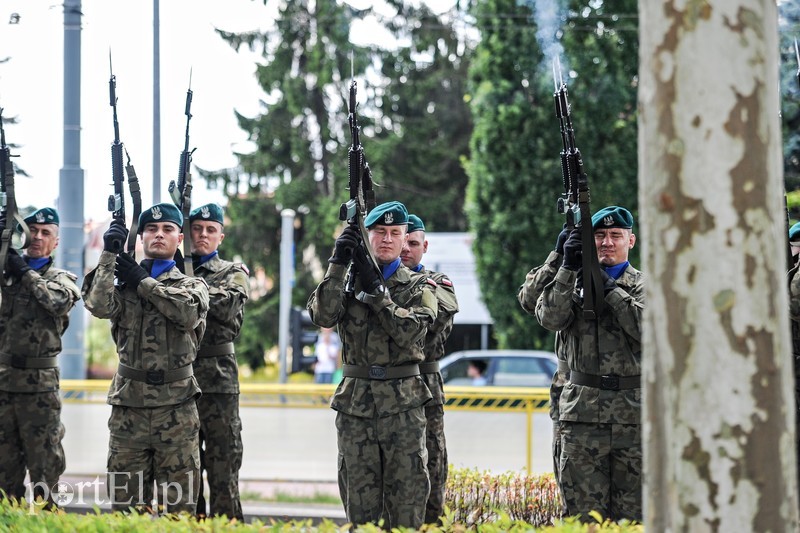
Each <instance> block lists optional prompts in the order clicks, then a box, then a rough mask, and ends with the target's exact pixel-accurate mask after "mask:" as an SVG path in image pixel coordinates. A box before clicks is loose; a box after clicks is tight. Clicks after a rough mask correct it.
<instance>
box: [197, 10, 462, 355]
mask: <svg viewBox="0 0 800 533" xmlns="http://www.w3.org/2000/svg"><path fill="white" fill-rule="evenodd" d="M406 4H407V3H406V2H391V5H392V6H393V7H394V9H395V10H396V13H395V16H391V17H386V18H384V19H383V23H384V24H386V26H387V28H388V29H389V30H390V31H391V32H392V33H393V34H394V35H395V36H396V37H397V39H398V40H399V41H398V43H399V44H397V45H393V46H391V47H389V48H387V49H386V50H383V49H381V48H379V47H367V46H362V47H359V46H355V45H353V44H351V41H350V31H351V23H352V22H353V21H354V20H355V19H358V18H363V17H365V16H366V15H367V14H369V13H371V11H358V10H355V9H353V8H351V7H349V6H348V5H347V4H346V3H343V2H307V1H299V2H286V3H283V4H282V5H281V7H280V10H279V17H278V19H277V21H276V24H275V28H274V29H273V30H271V31H267V32H250V33H230V32H226V31H222V30H219V34H220V36H221V37H222V38H223V39H225V40H226V41H227V42H228V43H229V44H230V45H231V46H232V47H234V48H236V49H239V48H240V47H243V46H246V47H249V48H250V49H252V50H260V51H261V52H262V56H263V63H262V64H260V65H259V66H258V68H257V77H258V80H259V83H260V85H261V86H262V87H263V88H264V90H265V92H266V93H267V98H266V99H265V102H264V103H263V111H262V112H261V113H260V114H259V115H258V116H255V117H245V116H242V115H237V118H238V120H239V124H240V127H241V128H242V129H243V130H245V131H247V132H249V140H250V141H251V142H252V143H253V144H254V145H255V150H254V151H252V152H248V153H239V154H237V157H238V159H239V167H237V168H236V169H228V170H223V171H204V170H201V171H200V174H201V176H202V177H204V178H206V179H207V180H208V181H209V182H210V183H211V184H212V185H215V186H217V187H220V188H222V189H223V190H224V191H225V192H226V196H227V197H228V206H227V214H228V216H229V218H230V220H231V222H230V223H229V224H228V226H227V227H226V228H225V232H226V239H225V243H224V245H225V246H224V250H223V253H224V251H225V250H231V251H232V252H233V253H235V254H237V255H239V256H241V258H242V259H243V260H244V261H245V262H246V263H247V265H248V266H249V267H250V268H251V270H253V271H254V273H259V276H260V277H256V279H265V280H266V284H262V285H263V286H261V285H259V286H258V287H256V288H255V293H256V294H255V297H254V298H252V299H251V300H250V301H249V302H248V306H247V309H246V311H245V324H244V326H243V330H242V334H241V337H240V339H239V341H238V343H237V348H238V351H239V353H240V355H241V356H242V358H243V359H246V360H247V361H248V362H249V363H250V364H251V365H253V366H258V365H260V364H261V363H262V361H263V352H264V350H265V349H268V348H270V347H271V346H273V345H274V344H276V342H277V324H278V320H277V309H278V306H277V298H278V288H279V279H278V274H279V257H278V251H279V245H280V233H279V232H280V210H281V209H285V208H291V209H294V210H296V211H297V212H298V214H299V215H300V214H302V215H301V217H300V218H299V219H298V221H297V225H298V226H299V227H298V230H299V231H297V233H296V237H295V241H296V248H295V249H296V254H295V265H296V267H297V272H296V280H295V284H294V291H293V298H292V299H293V302H292V303H293V304H294V305H300V306H304V305H305V302H306V299H307V297H308V294H309V293H310V292H311V290H313V288H314V286H315V285H316V283H318V282H319V279H320V277H321V275H322V273H323V272H324V269H325V268H326V267H327V258H328V256H329V255H330V251H331V248H332V245H333V240H334V238H335V236H336V235H337V234H338V230H339V228H340V225H341V222H340V221H339V220H338V216H337V215H338V212H339V205H340V204H341V202H343V201H345V200H346V199H347V197H348V193H347V190H346V188H347V177H348V166H347V151H348V148H349V144H350V136H349V130H348V126H347V96H348V89H349V85H350V79H351V52H352V57H353V60H354V64H353V66H352V68H353V70H354V73H355V75H356V76H357V78H358V87H357V88H358V93H357V97H358V114H359V122H360V124H361V127H362V133H361V142H362V144H363V145H364V147H365V152H366V156H367V160H368V161H369V163H370V166H371V168H372V170H373V173H374V174H375V180H376V183H377V185H376V196H377V200H378V201H379V202H382V201H387V200H391V199H398V200H401V201H403V202H406V203H407V204H408V205H409V207H410V208H411V209H412V210H416V211H417V212H419V213H420V215H422V216H424V217H425V219H426V222H427V223H428V225H429V228H430V229H432V230H438V231H457V230H464V229H465V228H466V217H465V215H464V213H463V210H462V206H463V201H464V200H463V197H464V190H465V187H466V181H467V178H466V173H465V172H464V170H463V168H462V167H461V164H460V158H462V157H463V156H464V155H465V154H466V153H467V148H468V140H469V132H470V129H471V116H470V113H469V109H468V108H467V106H466V104H465V103H464V101H463V93H464V86H465V80H466V66H467V59H468V52H469V47H467V46H465V43H464V42H462V40H460V39H462V38H461V37H459V35H457V33H456V32H455V30H454V29H453V27H452V23H453V21H454V20H456V19H455V18H454V17H453V16H452V15H453V13H450V15H451V19H450V20H449V21H444V20H443V19H442V18H440V17H439V16H437V15H436V14H434V13H432V12H431V11H430V10H428V9H427V8H425V7H424V6H423V7H415V8H412V7H409V6H407V5H406ZM373 65H374V67H373ZM376 69H377V71H376ZM443 206H444V208H443Z"/></svg>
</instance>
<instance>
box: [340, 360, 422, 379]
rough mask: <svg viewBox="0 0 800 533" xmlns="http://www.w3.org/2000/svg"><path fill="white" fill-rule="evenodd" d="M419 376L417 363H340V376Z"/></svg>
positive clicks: (366, 377)
mask: <svg viewBox="0 0 800 533" xmlns="http://www.w3.org/2000/svg"><path fill="white" fill-rule="evenodd" d="M412 376H419V365H416V364H415V365H402V366H378V365H372V366H358V365H342V377H345V378H362V379H377V380H384V379H400V378H410V377H412Z"/></svg>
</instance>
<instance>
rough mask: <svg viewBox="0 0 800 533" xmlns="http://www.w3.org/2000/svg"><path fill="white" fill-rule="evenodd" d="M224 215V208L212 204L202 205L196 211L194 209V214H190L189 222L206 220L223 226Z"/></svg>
mask: <svg viewBox="0 0 800 533" xmlns="http://www.w3.org/2000/svg"><path fill="white" fill-rule="evenodd" d="M223 215H224V213H223V211H222V208H221V207H220V206H219V205H217V204H213V203H212V204H206V205H201V206H200V207H198V208H196V209H192V212H191V213H189V222H194V221H195V220H206V221H210V222H219V223H220V224H223V222H222V220H223Z"/></svg>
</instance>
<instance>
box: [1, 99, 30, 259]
mask: <svg viewBox="0 0 800 533" xmlns="http://www.w3.org/2000/svg"><path fill="white" fill-rule="evenodd" d="M11 157H12V155H11V147H10V146H8V145H7V144H6V130H5V128H4V127H3V108H2V107H0V269H2V270H5V267H6V259H7V258H8V250H9V249H10V248H11V247H12V246H13V244H12V240H13V237H14V227H15V226H16V225H19V227H20V228H22V248H27V246H28V244H29V243H30V240H31V239H30V236H31V233H30V230H29V229H28V225H27V224H26V223H25V221H24V220H23V219H22V217H21V216H20V214H19V211H17V198H16V193H15V190H14V163H13V162H12V161H11Z"/></svg>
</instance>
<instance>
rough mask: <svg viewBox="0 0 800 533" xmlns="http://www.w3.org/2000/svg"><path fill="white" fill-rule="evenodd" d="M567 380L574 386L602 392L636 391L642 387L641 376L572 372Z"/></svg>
mask: <svg viewBox="0 0 800 533" xmlns="http://www.w3.org/2000/svg"><path fill="white" fill-rule="evenodd" d="M569 380H570V381H571V382H572V383H574V384H575V385H584V386H586V387H594V388H595V389H602V390H627V389H638V388H639V387H641V386H642V377H641V376H617V375H614V374H610V375H607V376H595V375H594V374H584V373H583V372H575V371H574V370H571V371H570V373H569Z"/></svg>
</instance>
